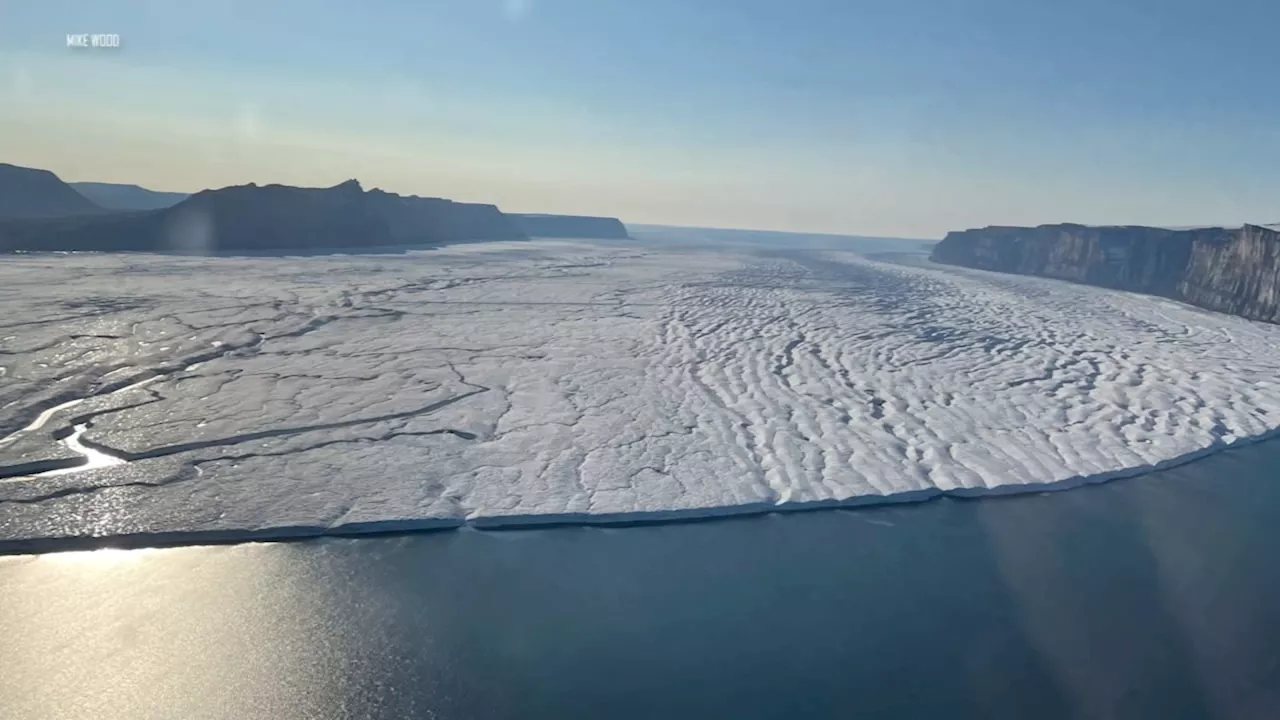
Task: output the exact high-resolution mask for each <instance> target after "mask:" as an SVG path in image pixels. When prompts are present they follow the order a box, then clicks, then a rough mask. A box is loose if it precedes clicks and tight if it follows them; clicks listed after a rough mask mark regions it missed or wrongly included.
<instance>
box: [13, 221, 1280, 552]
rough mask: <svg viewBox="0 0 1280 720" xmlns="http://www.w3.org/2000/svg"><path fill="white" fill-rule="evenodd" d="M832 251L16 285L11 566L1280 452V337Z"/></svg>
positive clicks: (1184, 311)
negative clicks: (167, 543)
mask: <svg viewBox="0 0 1280 720" xmlns="http://www.w3.org/2000/svg"><path fill="white" fill-rule="evenodd" d="M832 247H833V246H832V245H830V244H824V245H822V246H820V247H812V246H811V247H808V248H807V249H794V248H793V249H786V248H785V247H782V246H779V247H772V246H769V247H766V246H761V245H759V244H755V245H743V246H733V245H731V244H724V243H720V244H701V245H696V244H695V245H689V246H684V247H682V246H680V245H678V244H675V243H672V242H661V243H659V242H638V243H634V244H627V243H620V242H611V243H600V244H592V243H570V242H551V241H538V242H534V243H510V244H503V243H498V244H485V245H471V246H461V247H457V248H448V249H444V250H439V251H433V252H421V253H408V254H404V255H380V256H368V255H366V256H326V257H307V258H189V257H174V256H155V255H95V254H75V255H27V256H10V257H6V258H4V259H3V261H0V366H3V367H4V370H5V371H4V373H3V375H0V547H2V546H8V547H19V546H21V547H27V546H35V545H38V544H39V543H41V542H46V541H52V540H56V539H67V538H71V539H75V538H88V537H103V536H134V535H145V536H148V537H158V538H164V539H192V540H199V539H202V538H205V539H214V538H237V537H264V536H273V535H284V536H287V535H297V534H311V533H321V532H360V531H368V530H378V529H395V528H408V527H433V526H452V525H458V524H462V523H467V522H470V523H474V524H476V525H491V524H504V523H517V524H523V523H536V522H545V521H556V522H564V521H575V520H596V521H611V520H624V521H625V520H635V519H641V518H661V517H668V516H677V515H702V514H713V513H726V512H756V511H760V510H766V509H773V508H782V509H786V508H798V507H807V506H811V505H813V504H827V503H829V504H839V503H855V504H856V503H862V502H882V501H890V500H903V499H920V498H926V497H930V496H932V495H935V494H938V493H940V492H947V493H962V494H969V493H974V494H981V493H987V492H1006V491H1019V490H1030V489H1034V490H1042V489H1045V485H1046V484H1055V483H1056V484H1058V485H1057V486H1058V487H1067V486H1070V485H1072V484H1077V483H1080V482H1086V481H1096V480H1102V479H1107V478H1111V477H1117V476H1122V475H1127V474H1133V473H1137V472H1142V471H1144V470H1149V469H1151V468H1152V467H1157V466H1161V465H1164V464H1169V463H1175V462H1181V461H1183V460H1185V459H1187V458H1189V457H1193V456H1195V455H1197V454H1200V453H1204V452H1206V451H1210V450H1212V449H1214V448H1219V447H1223V446H1225V445H1229V444H1231V443H1234V442H1239V441H1242V440H1248V439H1256V438H1259V437H1261V436H1264V435H1266V434H1268V433H1271V432H1273V431H1274V430H1275V429H1276V427H1277V426H1280V372H1278V370H1280V327H1276V326H1270V325H1264V324H1258V323H1252V322H1249V321H1246V320H1242V319H1239V318H1235V317H1230V316H1225V315H1218V314H1213V313H1209V312H1205V311H1201V310H1198V309H1195V308H1191V307H1188V306H1185V305H1181V304H1178V303H1175V302H1171V301H1167V300H1163V299H1159V298H1152V297H1144V296H1139V295H1132V294H1127V293H1121V292H1112V291H1107V290H1100V289H1096V288H1089V287H1085V286H1080V285H1072V284H1067V283H1059V282H1055V281H1051V280H1044V279H1038V278H1026V277H1017V276H1005V275H996V274H989V273H982V272H978V271H969V270H963V269H958V268H949V267H939V266H931V265H929V264H928V263H926V262H924V261H922V260H920V259H918V258H917V259H916V260H909V259H904V258H902V257H899V258H896V259H892V260H876V259H869V258H867V257H862V256H859V255H856V254H854V253H852V252H848V251H841V250H838V249H832ZM912 249H914V248H912ZM76 401H79V402H76ZM55 406H60V407H59V409H58V410H56V411H55V412H52V413H45V414H44V415H43V416H42V413H44V411H46V410H48V409H49V408H53V407H55ZM40 421H43V422H40ZM73 430H74V432H73ZM84 448H89V449H92V450H94V451H96V452H95V453H94V454H93V455H94V457H93V460H94V462H93V464H91V465H90V466H88V468H87V469H84V468H82V469H80V470H79V471H74V472H67V471H65V470H62V468H65V465H66V464H67V458H68V457H69V456H71V457H74V456H75V455H76V454H77V453H79V454H84ZM115 459H119V460H123V461H124V462H116V461H115ZM1224 482H1229V479H1224ZM26 541H31V542H32V543H33V545H23V544H22V543H24V542H26Z"/></svg>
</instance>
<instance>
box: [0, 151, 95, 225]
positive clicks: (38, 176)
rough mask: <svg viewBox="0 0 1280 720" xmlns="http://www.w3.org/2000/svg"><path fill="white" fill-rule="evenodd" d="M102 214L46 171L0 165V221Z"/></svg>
mask: <svg viewBox="0 0 1280 720" xmlns="http://www.w3.org/2000/svg"><path fill="white" fill-rule="evenodd" d="M102 212H105V211H104V210H103V209H102V208H101V207H99V206H97V205H95V204H94V203H93V202H92V201H90V200H89V199H88V198H86V197H85V196H84V195H81V194H80V193H78V192H76V190H75V188H73V187H71V186H70V185H68V184H66V183H64V182H62V180H61V179H59V178H58V176H57V175H54V174H53V173H51V172H49V171H48V170H37V169H35V168H25V167H20V166H18V165H9V164H7V163H0V218H56V217H68V216H74V215H92V214H97V213H102Z"/></svg>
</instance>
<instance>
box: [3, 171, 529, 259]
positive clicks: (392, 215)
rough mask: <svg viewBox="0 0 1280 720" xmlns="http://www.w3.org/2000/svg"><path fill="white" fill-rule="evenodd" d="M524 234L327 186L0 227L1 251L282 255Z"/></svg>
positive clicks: (278, 188)
mask: <svg viewBox="0 0 1280 720" xmlns="http://www.w3.org/2000/svg"><path fill="white" fill-rule="evenodd" d="M523 239H527V237H526V236H525V235H524V234H523V233H521V232H520V230H519V229H518V228H517V227H516V226H515V224H514V223H513V222H512V221H511V220H510V219H509V218H507V217H506V216H505V215H503V214H502V213H501V212H500V211H499V210H498V208H497V207H495V206H493V205H476V204H469V203H455V202H452V201H449V200H442V199H438V198H419V197H413V196H409V197H405V196H400V195H395V194H393V193H386V192H382V191H380V190H373V191H370V192H365V191H364V189H363V188H361V187H360V184H359V183H358V182H356V181H355V180H349V181H347V182H345V183H342V184H340V185H336V186H334V187H331V188H299V187H291V186H287V185H265V186H259V185H253V184H250V185H237V186H232V187H226V188H221V189H218V190H205V191H202V192H199V193H196V194H195V195H192V196H191V197H189V198H187V199H186V200H183V201H182V202H180V203H178V204H177V205H174V206H173V207H169V208H163V209H159V210H153V211H141V212H128V213H114V214H109V215H101V216H91V217H74V218H61V219H54V220H7V221H0V251H14V250H31V251H51V250H98V251H141V252H183V253H193V254H205V253H215V252H246V251H247V252H256V251H268V252H270V251H289V252H307V251H317V250H321V251H322V250H333V249H361V248H366V249H368V248H387V247H397V246H409V245H440V244H445V243H453V242H471V241H481V240H523Z"/></svg>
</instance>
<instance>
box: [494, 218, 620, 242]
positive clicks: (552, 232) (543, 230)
mask: <svg viewBox="0 0 1280 720" xmlns="http://www.w3.org/2000/svg"><path fill="white" fill-rule="evenodd" d="M508 217H510V218H511V219H512V220H514V221H515V223H516V225H517V227H519V228H520V229H521V230H522V231H523V232H524V233H525V234H526V235H528V236H530V237H548V238H617V239H626V238H627V237H628V235H627V227H626V226H625V225H623V224H622V221H621V220H618V219H617V218H611V217H592V216H588V215H531V214H516V213H508Z"/></svg>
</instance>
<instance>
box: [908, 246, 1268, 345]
mask: <svg viewBox="0 0 1280 720" xmlns="http://www.w3.org/2000/svg"><path fill="white" fill-rule="evenodd" d="M931 258H932V260H933V261H935V262H940V263H947V264H950V265H963V266H965V267H972V268H980V269H983V270H995V271H999V272H1009V273H1018V274H1023V275H1040V276H1044V277H1052V278H1058V279H1062V280H1071V281H1074V282H1080V283H1086V284H1090V285H1098V286H1101V287H1108V288H1115V289H1119V290H1129V291H1132V292H1140V293H1148V294H1152V295H1160V296H1163V297H1168V298H1173V299H1175V300H1181V301H1184V302H1187V303H1190V304H1192V305H1197V306H1199V307H1203V308H1206V309H1209V310H1216V311H1219V312H1225V313H1232V314H1235V315H1240V316H1243V317H1246V318H1249V319H1252V320H1263V321H1266V322H1280V230H1277V229H1273V228H1270V227H1266V226H1261V225H1244V226H1243V227H1239V228H1194V229H1187V230H1171V229H1165V228H1155V227H1142V226H1114V227H1092V226H1086V225H1070V224H1065V225H1041V226H1039V227H1034V228H1027V227H988V228H982V229H978V230H964V231H961V232H952V233H948V234H947V236H946V237H945V238H943V240H942V242H940V243H938V244H937V246H935V247H934V250H933V253H932V255H931Z"/></svg>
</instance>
